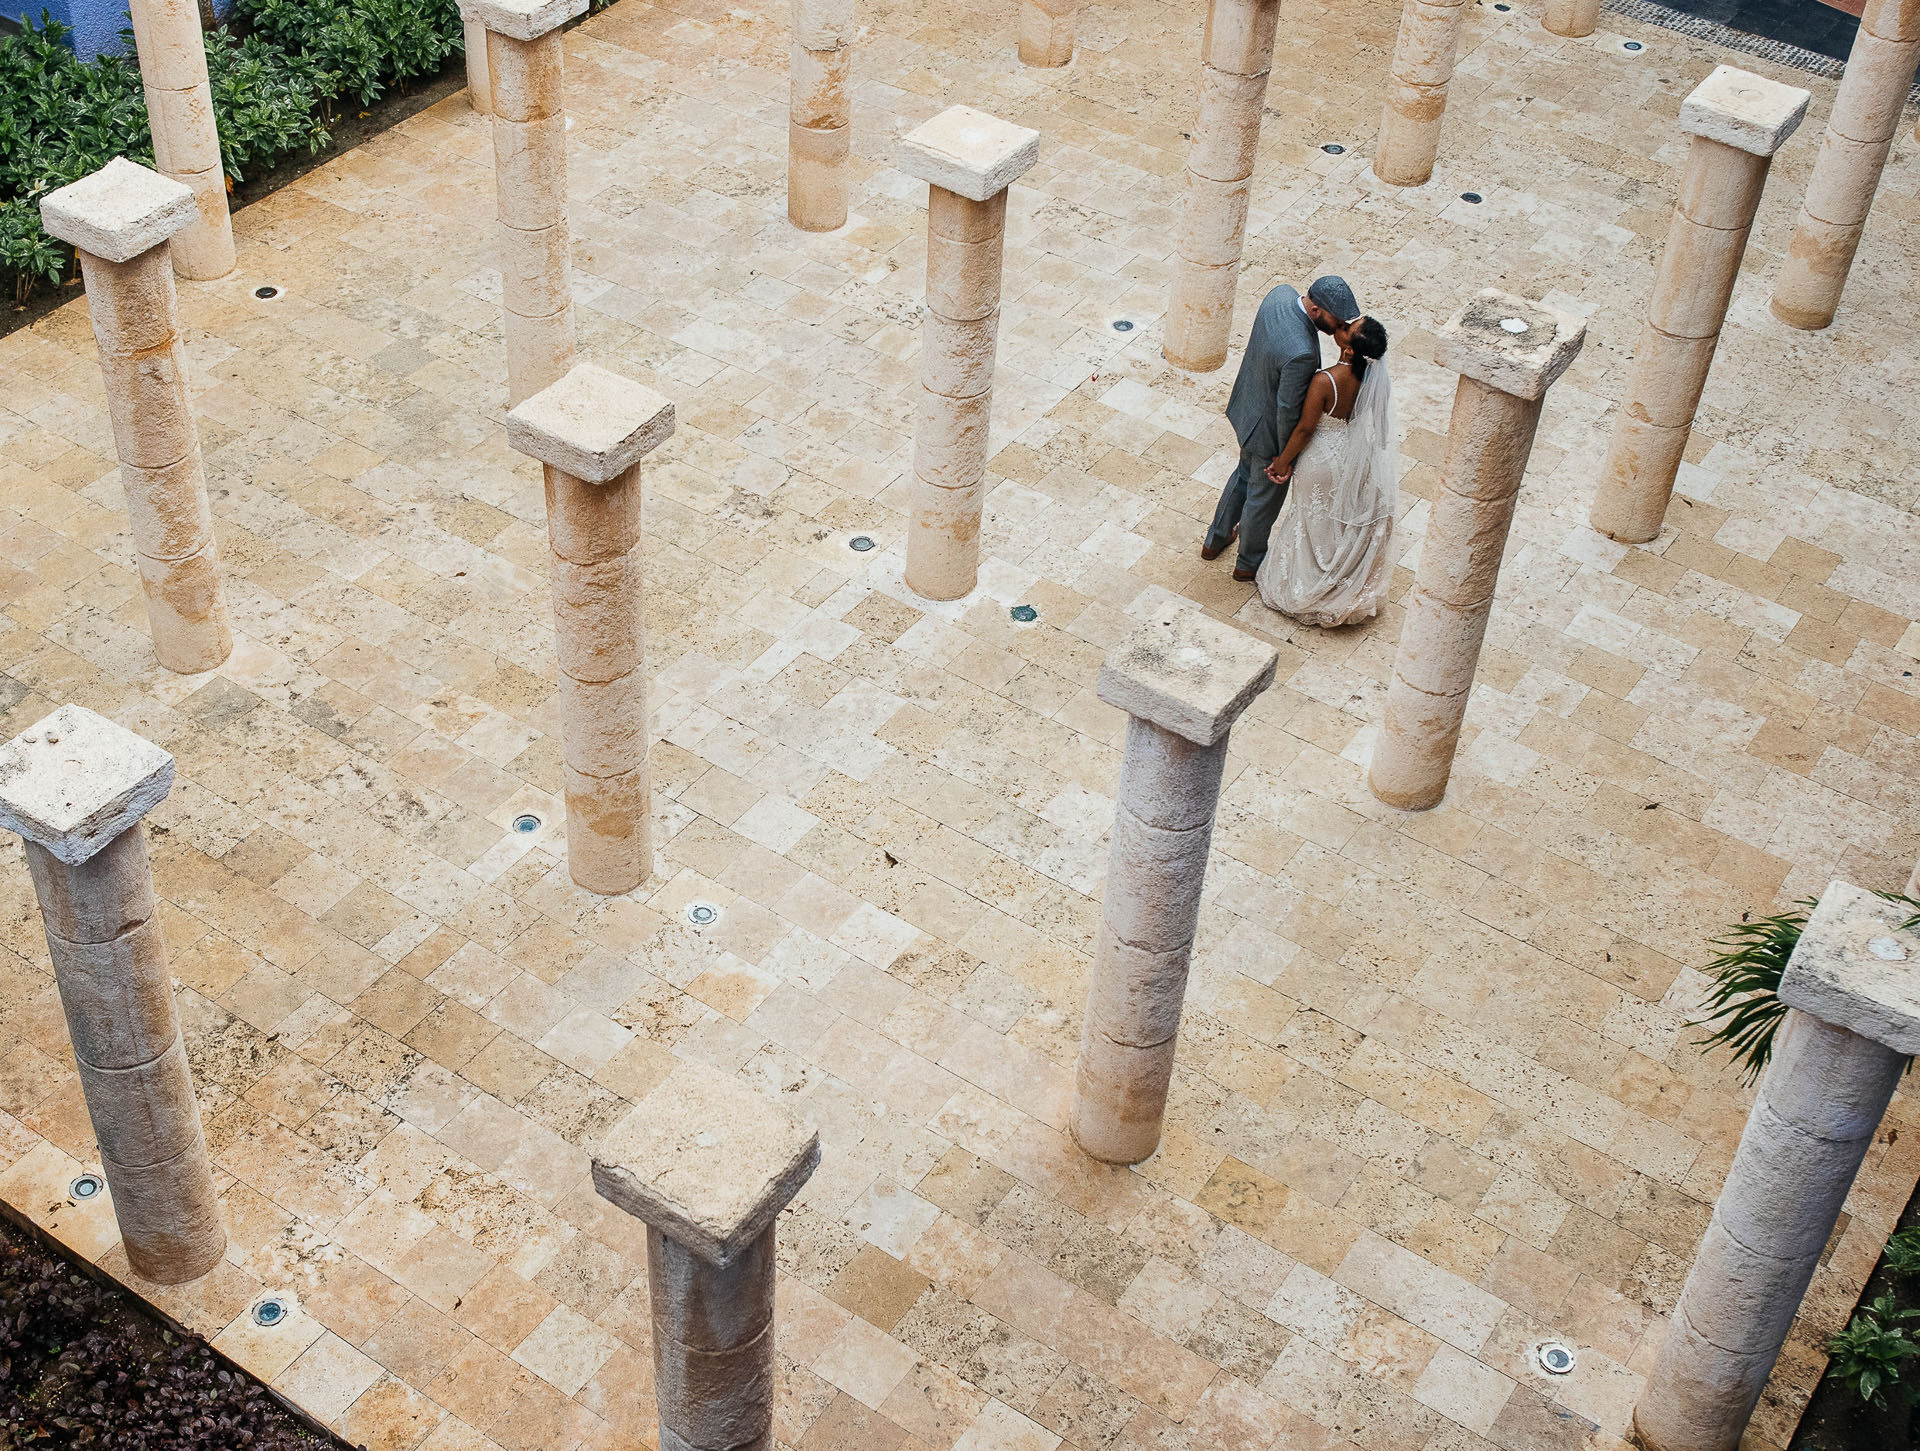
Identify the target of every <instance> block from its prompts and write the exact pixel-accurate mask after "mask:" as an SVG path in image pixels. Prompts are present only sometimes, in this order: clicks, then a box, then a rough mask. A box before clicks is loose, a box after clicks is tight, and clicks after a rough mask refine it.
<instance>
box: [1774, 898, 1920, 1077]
mask: <svg viewBox="0 0 1920 1451" xmlns="http://www.w3.org/2000/svg"><path fill="white" fill-rule="evenodd" d="M1912 915H1913V912H1912V909H1910V908H1909V907H1907V906H1906V905H1905V904H1904V903H1901V902H1889V901H1888V900H1887V899H1886V898H1885V897H1882V896H1881V895H1880V894H1879V893H1878V892H1869V891H1867V890H1866V889H1865V888H1863V887H1856V886H1853V885H1852V884H1851V883H1848V882H1839V881H1836V882H1833V883H1831V884H1829V885H1828V887H1827V890H1826V891H1824V892H1823V893H1821V894H1820V905H1819V906H1818V907H1816V908H1815V909H1814V911H1813V915H1812V916H1811V917H1809V918H1808V919H1807V925H1806V926H1805V927H1803V928H1802V929H1801V930H1800V942H1799V945H1798V946H1796V947H1795V948H1794V949H1793V956H1792V957H1791V958H1789V959H1788V960H1787V970H1786V971H1785V972H1784V973H1782V974H1781V977H1780V1001H1781V1002H1783V1003H1785V1004H1786V1005H1787V1006H1788V1007H1790V1008H1798V1009H1800V1011H1802V1012H1804V1013H1811V1014H1812V1015H1813V1016H1814V1017H1816V1018H1819V1019H1821V1020H1822V1021H1824V1022H1828V1023H1832V1024H1833V1025H1834V1026H1835V1027H1836V1028H1845V1029H1847V1030H1848V1031H1849V1032H1853V1033H1858V1034H1859V1035H1860V1036H1861V1037H1862V1038H1870V1039H1872V1040H1873V1041H1874V1042H1876V1043H1878V1044H1880V1045H1881V1046H1882V1047H1885V1048H1891V1049H1893V1050H1894V1051H1895V1052H1896V1053H1920V933H1916V932H1913V931H1911V930H1908V929H1906V928H1904V927H1902V926H1901V924H1902V923H1904V922H1905V921H1906V920H1907V919H1908V918H1909V917H1911V916H1912Z"/></svg>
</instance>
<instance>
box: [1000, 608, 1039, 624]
mask: <svg viewBox="0 0 1920 1451" xmlns="http://www.w3.org/2000/svg"><path fill="white" fill-rule="evenodd" d="M1007 613H1008V614H1010V615H1012V616H1013V617H1014V619H1016V620H1018V621H1019V622H1020V623H1021V624H1023V625H1031V624H1032V623H1033V622H1034V621H1035V620H1037V619H1039V618H1040V611H1038V610H1036V609H1035V608H1034V607H1033V606H1032V605H1015V606H1014V607H1013V608H1012V609H1010V610H1008V611H1007Z"/></svg>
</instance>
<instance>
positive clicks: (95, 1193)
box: [67, 1174, 107, 1204]
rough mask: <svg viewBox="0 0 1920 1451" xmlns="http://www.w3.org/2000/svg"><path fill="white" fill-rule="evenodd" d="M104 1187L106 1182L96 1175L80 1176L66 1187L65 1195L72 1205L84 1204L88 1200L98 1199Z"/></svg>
mask: <svg viewBox="0 0 1920 1451" xmlns="http://www.w3.org/2000/svg"><path fill="white" fill-rule="evenodd" d="M106 1187H107V1185H106V1181H105V1180H103V1179H102V1178H101V1177H100V1176H99V1175H98V1174H82V1175H81V1176H80V1177H79V1178H78V1179H75V1180H74V1181H73V1183H71V1184H69V1185H68V1186H67V1193H68V1194H69V1195H70V1196H71V1197H72V1199H73V1201H74V1203H76V1204H85V1203H86V1202H87V1201H88V1200H89V1199H98V1198H99V1197H100V1192H101V1190H103V1189H105V1188H106Z"/></svg>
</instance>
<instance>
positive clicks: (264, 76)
mask: <svg viewBox="0 0 1920 1451" xmlns="http://www.w3.org/2000/svg"><path fill="white" fill-rule="evenodd" d="M129 48H131V46H129ZM207 80H208V82H209V84H210V87H211V89H212V91H213V114H214V116H215V117H216V118H218V123H219V127H220V165H221V166H222V167H223V168H225V170H226V173H227V175H228V176H230V177H232V178H233V180H235V181H245V180H246V179H247V173H248V172H250V171H255V172H257V171H265V170H268V169H270V168H271V167H272V166H273V164H274V163H275V162H276V161H278V160H279V159H280V158H281V157H283V156H290V155H292V154H293V153H294V152H296V151H299V150H302V149H305V150H307V151H319V150H320V149H322V148H323V147H324V146H326V144H327V142H328V141H329V140H331V139H332V138H331V137H330V136H328V134H327V128H326V127H325V126H324V125H323V124H322V123H321V120H320V115H319V102H320V96H319V94H318V92H317V90H316V88H315V86H314V82H313V78H312V76H311V74H310V73H309V72H308V70H307V68H306V67H304V66H302V65H300V64H298V63H297V62H293V61H290V60H289V59H288V58H287V56H286V55H285V54H284V53H283V52H282V51H280V50H279V49H278V48H276V47H275V46H273V45H271V44H270V43H268V42H267V41H265V40H262V39H261V38H260V37H259V36H257V35H250V36H248V37H247V38H246V39H245V40H235V39H234V38H233V37H232V36H231V35H229V34H228V33H227V31H226V29H225V28H224V27H222V28H221V29H219V30H216V31H215V32H214V33H213V34H212V35H209V36H208V37H207Z"/></svg>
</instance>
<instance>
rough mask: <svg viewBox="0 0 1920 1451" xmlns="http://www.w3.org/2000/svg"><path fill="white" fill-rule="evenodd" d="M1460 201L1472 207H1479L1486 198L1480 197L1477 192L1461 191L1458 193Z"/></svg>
mask: <svg viewBox="0 0 1920 1451" xmlns="http://www.w3.org/2000/svg"><path fill="white" fill-rule="evenodd" d="M1460 200H1461V201H1463V202H1468V203H1471V204H1472V205H1474V206H1476V207H1477V206H1479V205H1480V203H1481V202H1483V201H1485V200H1486V198H1485V197H1483V196H1481V195H1480V193H1479V192H1477V191H1463V192H1461V193H1460Z"/></svg>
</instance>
